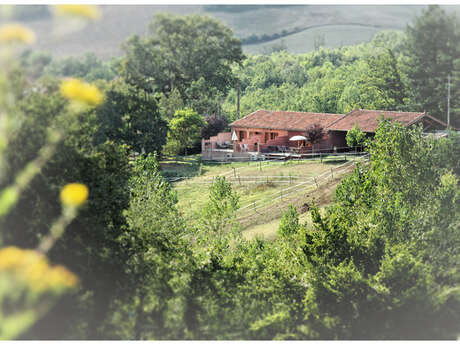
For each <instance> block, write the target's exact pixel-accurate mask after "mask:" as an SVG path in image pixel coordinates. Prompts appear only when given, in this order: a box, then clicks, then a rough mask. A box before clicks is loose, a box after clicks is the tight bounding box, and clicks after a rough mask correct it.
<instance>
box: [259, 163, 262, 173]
mask: <svg viewBox="0 0 460 345" xmlns="http://www.w3.org/2000/svg"><path fill="white" fill-rule="evenodd" d="M259 171H262V162H259Z"/></svg>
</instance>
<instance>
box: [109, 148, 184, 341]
mask: <svg viewBox="0 0 460 345" xmlns="http://www.w3.org/2000/svg"><path fill="white" fill-rule="evenodd" d="M130 187H131V188H130V189H131V199H130V203H129V208H128V209H127V210H126V212H125V216H126V220H127V223H128V228H127V229H126V231H124V232H123V233H122V234H121V235H120V237H119V241H120V243H121V244H122V245H123V247H125V248H126V249H127V253H128V259H127V261H126V266H127V270H128V271H129V275H128V277H127V279H128V281H129V284H125V285H126V287H125V288H124V292H123V295H122V302H123V305H124V306H125V308H126V309H121V310H120V313H121V314H122V315H124V317H125V318H128V317H129V315H131V317H133V318H134V323H133V324H132V328H130V332H131V334H130V336H129V337H130V338H134V339H137V340H141V339H152V338H154V339H177V338H178V337H183V335H182V334H183V332H184V328H185V325H184V324H183V323H182V318H183V313H184V308H183V303H180V300H181V295H182V294H183V293H184V290H185V289H186V288H187V281H188V279H187V276H188V274H189V272H188V271H189V269H190V267H189V264H190V262H189V261H190V255H191V252H190V249H189V245H188V243H187V242H186V240H185V238H186V237H185V236H186V235H187V229H186V227H185V221H184V220H183V218H182V217H181V215H180V213H179V211H178V209H177V206H176V204H177V196H176V194H175V192H174V191H173V190H172V188H171V186H170V185H169V184H168V183H167V182H166V181H165V180H164V179H163V178H162V176H161V173H160V170H159V164H158V161H157V159H156V157H155V156H154V155H148V156H147V157H146V158H142V157H140V158H139V159H137V160H136V161H135V163H134V169H133V175H132V177H131V179H130ZM146 215H149V216H148V217H146ZM126 283H127V282H126ZM171 303H175V304H176V307H175V308H168V304H171ZM172 319H173V320H174V322H170V321H169V320H172ZM114 326H115V327H117V328H119V327H120V325H119V324H115V325H114Z"/></svg>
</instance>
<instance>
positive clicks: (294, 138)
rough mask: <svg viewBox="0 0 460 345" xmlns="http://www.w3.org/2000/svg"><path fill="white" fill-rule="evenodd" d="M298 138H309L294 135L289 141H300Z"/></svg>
mask: <svg viewBox="0 0 460 345" xmlns="http://www.w3.org/2000/svg"><path fill="white" fill-rule="evenodd" d="M298 140H307V138H305V137H304V136H302V135H294V136H293V137H292V138H290V139H289V141H298Z"/></svg>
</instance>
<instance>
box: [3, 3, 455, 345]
mask: <svg viewBox="0 0 460 345" xmlns="http://www.w3.org/2000/svg"><path fill="white" fill-rule="evenodd" d="M37 11H38V9H37ZM49 13H50V15H53V16H63V17H69V18H73V19H75V20H77V21H80V22H81V23H84V22H85V21H89V20H97V18H98V15H99V14H98V12H97V7H95V6H90V5H57V6H55V8H54V9H53V10H51V11H50V12H49ZM72 23H74V22H72ZM35 39H36V37H35V34H34V33H33V32H32V31H30V30H29V29H27V28H26V27H23V26H19V25H16V24H5V25H3V26H0V42H1V43H2V46H1V49H2V55H1V56H0V64H1V66H2V68H1V72H0V90H1V92H0V110H1V112H0V138H1V139H0V165H1V169H0V339H21V340H46V339H55V340H355V339H356V340H435V339H436V340H456V339H458V337H459V336H460V273H459V271H458V268H459V267H460V188H459V185H458V184H459V178H460V160H459V159H458V157H460V135H459V134H458V133H457V132H456V131H455V129H456V128H460V103H459V102H460V58H459V57H460V25H459V19H458V18H457V17H456V16H455V15H454V14H449V13H446V12H445V11H444V10H443V9H441V8H440V7H439V6H435V5H432V6H431V5H430V6H428V7H427V8H426V9H425V10H424V11H423V12H422V13H421V14H420V16H418V17H417V18H415V19H414V21H413V22H412V23H411V24H410V25H408V26H407V28H406V30H405V31H404V32H399V31H382V32H379V33H378V34H376V35H375V37H374V38H373V39H372V40H371V41H370V42H367V43H362V44H359V45H355V46H344V47H341V48H337V49H325V48H323V47H318V49H316V50H315V51H312V52H310V53H306V54H292V53H289V52H287V51H286V50H284V49H283V47H279V49H274V51H270V52H266V54H262V55H249V56H245V55H244V54H243V52H242V49H241V41H240V40H238V39H237V38H236V37H235V36H234V35H233V33H232V31H231V30H230V29H229V28H228V27H226V26H225V25H224V24H222V23H221V22H219V21H217V20H215V19H213V18H211V17H206V16H200V15H187V16H178V15H171V14H159V15H156V16H155V17H154V18H153V20H152V22H151V23H150V25H149V27H148V28H147V34H146V35H145V37H140V36H138V35H133V36H131V37H130V38H129V39H128V40H126V41H125V42H124V43H123V46H122V47H123V56H121V57H113V58H112V59H109V60H100V59H99V58H97V57H96V55H94V54H86V55H84V56H81V57H69V58H56V57H53V56H52V55H50V54H48V53H46V52H38V51H33V50H29V49H26V48H24V47H27V44H30V42H32V41H33V40H35ZM448 79H449V80H450V86H449V88H450V90H449V91H450V98H449V104H448V102H447V95H448ZM237 94H239V95H240V114H239V116H240V117H242V116H245V115H247V114H249V113H250V112H253V111H255V110H257V109H272V110H291V111H304V112H322V113H347V112H349V111H351V110H353V109H355V108H366V109H378V110H401V111H414V112H415V111H420V112H422V111H426V112H427V113H428V114H430V115H432V116H434V117H436V118H438V119H439V120H441V121H443V122H447V113H448V112H449V116H450V125H451V130H449V131H448V136H446V137H443V138H438V139H435V138H434V137H430V136H426V135H424V133H423V131H422V128H420V127H415V128H409V129H407V128H405V127H403V126H402V125H400V124H398V123H397V122H395V123H391V122H389V121H388V120H382V121H381V122H380V125H379V128H378V130H377V132H376V135H375V138H374V139H373V140H368V141H366V143H365V150H366V151H367V152H368V153H369V157H370V158H369V161H368V162H362V163H358V164H357V166H356V168H355V169H354V170H353V172H352V173H350V174H348V176H346V177H344V178H343V179H342V181H341V182H340V183H339V185H338V186H337V188H336V190H335V193H334V197H333V203H332V204H331V205H330V206H328V207H327V208H326V209H325V210H320V208H319V207H317V206H316V205H314V204H313V205H312V206H311V208H310V211H309V212H310V217H311V222H309V223H308V224H307V223H304V222H302V221H301V220H300V219H299V210H297V209H296V207H294V206H290V207H289V208H288V209H287V211H286V212H285V213H284V214H283V216H282V219H281V223H280V225H279V228H278V230H277V234H276V238H275V239H273V240H266V239H263V238H258V237H256V238H254V239H247V238H245V237H244V236H242V228H241V224H240V223H239V222H238V220H237V219H236V212H237V211H238V209H239V208H240V200H241V196H240V195H239V194H238V192H236V191H235V190H234V189H233V188H232V185H231V183H229V182H228V181H227V180H226V178H225V177H217V178H216V179H215V181H214V183H213V184H212V185H211V186H210V187H209V188H207V189H203V190H202V191H201V192H202V193H206V194H207V199H206V204H205V206H204V207H202V208H201V209H200V210H199V211H197V214H195V215H194V218H193V220H192V219H190V218H189V217H188V216H187V215H185V214H184V212H183V211H182V209H181V208H179V207H178V202H179V200H178V194H177V191H176V190H175V189H174V188H173V186H172V185H171V184H170V183H169V182H168V181H167V179H166V176H165V175H166V174H165V173H164V171H163V170H162V167H161V164H160V162H161V161H162V160H164V159H166V158H167V157H170V156H177V155H181V156H184V155H188V154H191V153H197V152H199V149H200V141H201V138H209V137H210V136H212V135H215V134H217V133H218V132H220V131H223V130H226V129H227V128H228V123H229V122H231V121H233V120H235V119H236V118H237V116H238V114H237V106H236V103H237ZM452 129H453V130H452Z"/></svg>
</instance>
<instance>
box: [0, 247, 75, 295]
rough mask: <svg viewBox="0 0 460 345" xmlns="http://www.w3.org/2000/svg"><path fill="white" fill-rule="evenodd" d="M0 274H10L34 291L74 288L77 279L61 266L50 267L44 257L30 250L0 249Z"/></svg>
mask: <svg viewBox="0 0 460 345" xmlns="http://www.w3.org/2000/svg"><path fill="white" fill-rule="evenodd" d="M0 273H7V274H11V275H12V276H13V277H16V279H19V280H21V281H23V282H24V283H26V284H27V286H28V287H29V288H30V289H31V290H34V291H38V292H42V291H45V290H59V289H62V288H70V287H74V286H75V285H76V284H77V283H78V278H77V277H76V276H75V275H74V274H73V273H72V272H70V271H69V270H67V269H66V268H64V267H63V266H55V267H50V266H49V264H48V260H47V259H46V256H45V255H43V254H42V253H39V252H37V251H35V250H32V249H20V248H17V247H7V248H3V249H0Z"/></svg>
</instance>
